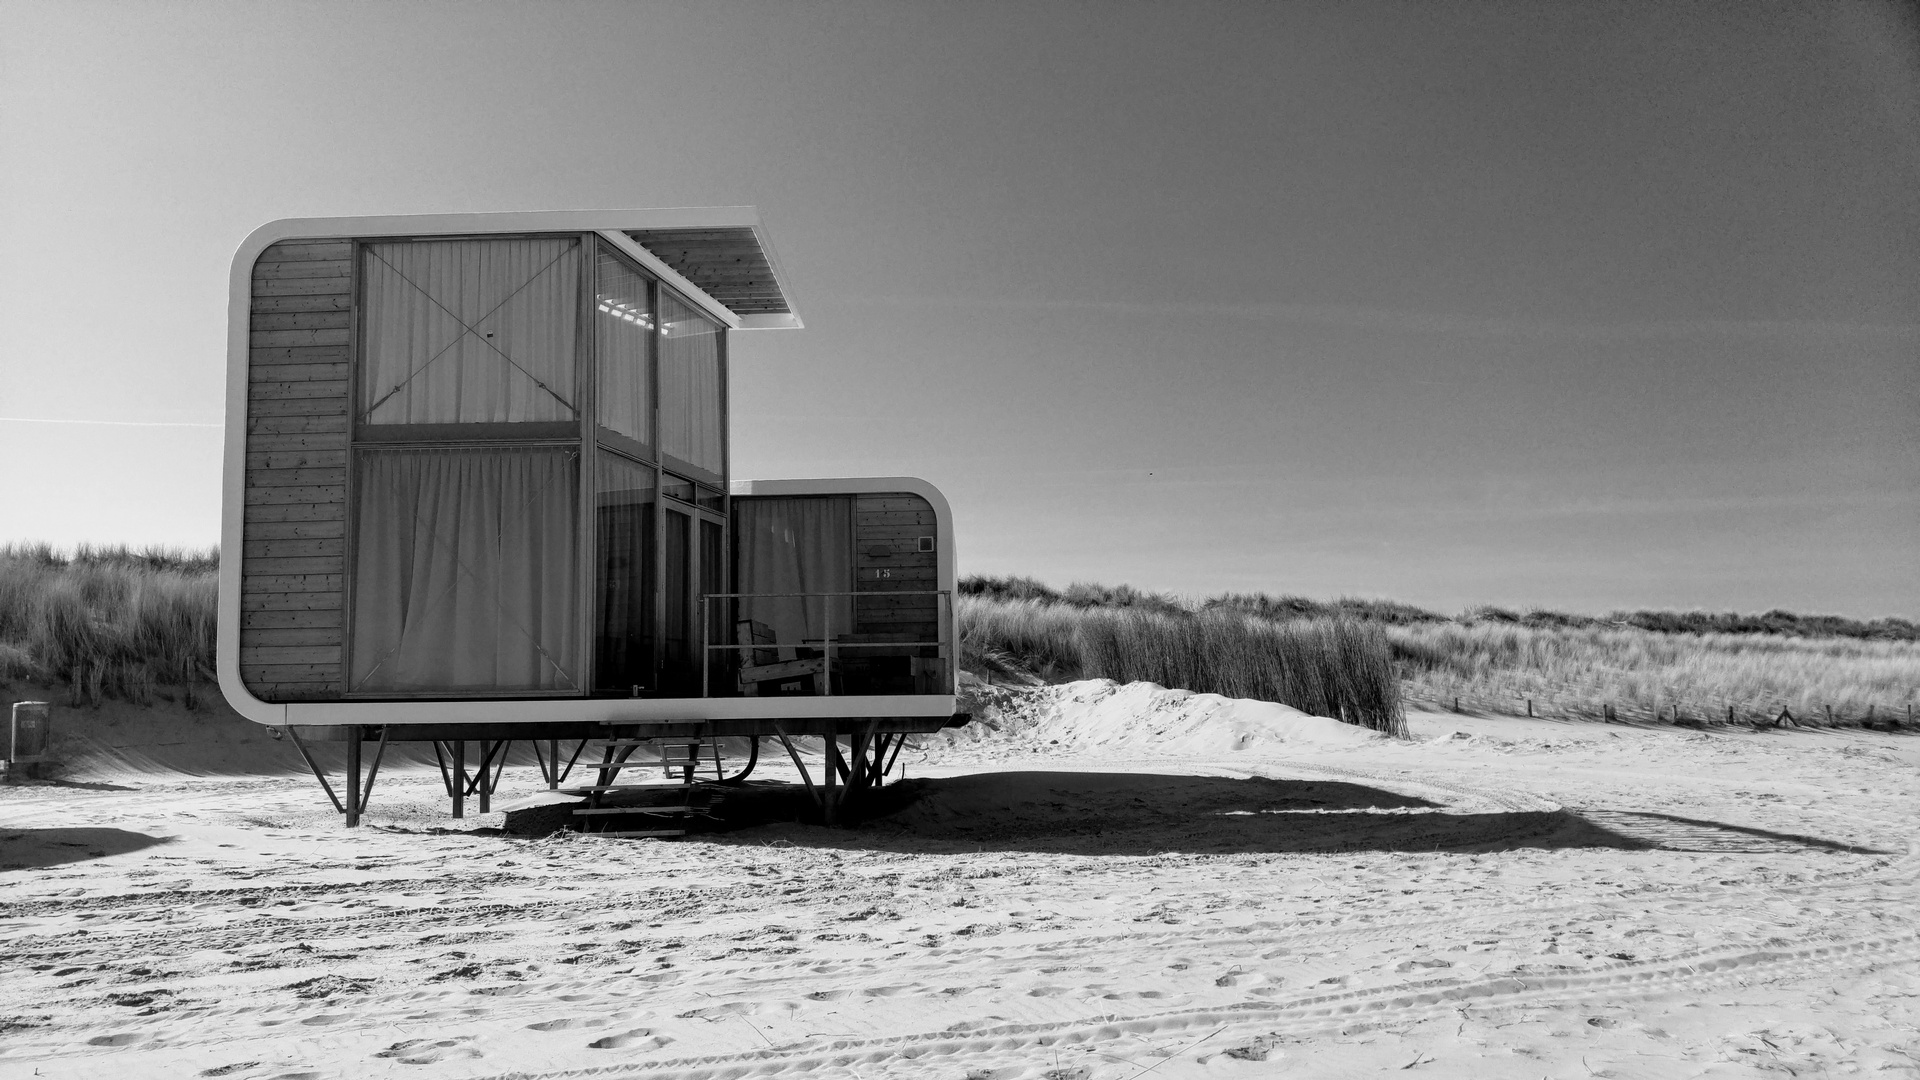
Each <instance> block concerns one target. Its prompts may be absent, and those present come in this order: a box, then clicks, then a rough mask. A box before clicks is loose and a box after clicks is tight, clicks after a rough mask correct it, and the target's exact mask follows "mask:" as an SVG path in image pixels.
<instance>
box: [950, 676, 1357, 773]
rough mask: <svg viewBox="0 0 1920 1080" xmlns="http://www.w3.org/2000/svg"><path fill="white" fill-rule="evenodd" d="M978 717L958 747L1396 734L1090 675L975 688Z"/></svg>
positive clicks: (1183, 750) (1320, 740) (1137, 750)
mask: <svg viewBox="0 0 1920 1080" xmlns="http://www.w3.org/2000/svg"><path fill="white" fill-rule="evenodd" d="M963 707H964V708H969V709H971V711H972V712H973V717H974V722H973V723H972V724H969V725H968V726H967V727H965V728H959V729H955V730H951V731H948V732H944V733H942V735H941V736H939V737H938V738H941V739H945V740H947V742H948V743H949V744H950V745H952V746H955V747H964V746H968V745H975V746H979V747H980V748H982V749H985V748H987V747H988V746H994V747H1005V746H1006V745H1007V744H1009V743H1012V744H1016V745H1025V746H1030V747H1034V748H1038V747H1047V748H1050V749H1052V750H1056V751H1058V752H1063V753H1071V752H1100V753H1125V754H1139V755H1157V754H1170V755H1177V756H1182V757H1194V756H1209V755H1220V754H1234V753H1246V752H1252V753H1261V752H1268V751H1274V750H1283V749H1299V748H1303V747H1318V748H1325V749H1333V748H1342V747H1354V746H1364V745H1369V744H1372V743H1376V742H1379V741H1381V740H1383V739H1385V738H1386V736H1384V735H1381V734H1379V733H1377V732H1373V731H1369V730H1367V729H1365V728H1361V727H1356V726H1354V725H1352V724H1344V723H1341V722H1340V721H1338V720H1331V719H1328V718H1327V717H1324V716H1310V715H1308V714H1306V713H1303V712H1301V711H1300V710H1298V709H1294V708H1289V707H1288V706H1285V705H1279V704H1275V703H1274V702H1271V701H1252V700H1249V699H1246V698H1226V697H1221V696H1220V695H1219V694H1196V693H1194V692H1192V691H1191V690H1169V689H1167V688H1166V687H1164V686H1159V685H1156V684H1154V683H1149V682H1137V683H1125V684H1121V683H1116V682H1114V681H1112V680H1111V679H1085V680H1082V681H1080V682H1071V683H1066V684H1064V685H1060V686H1036V687H1011V686H973V687H970V688H968V691H967V693H966V695H965V704H964V705H963Z"/></svg>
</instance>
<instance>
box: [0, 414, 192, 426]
mask: <svg viewBox="0 0 1920 1080" xmlns="http://www.w3.org/2000/svg"><path fill="white" fill-rule="evenodd" d="M0 423H4V424H104V425H106V426H107V427H191V428H218V427H225V426H226V425H224V424H201V423H193V422H189V421H184V420H55V419H51V418H49V417H43V416H0Z"/></svg>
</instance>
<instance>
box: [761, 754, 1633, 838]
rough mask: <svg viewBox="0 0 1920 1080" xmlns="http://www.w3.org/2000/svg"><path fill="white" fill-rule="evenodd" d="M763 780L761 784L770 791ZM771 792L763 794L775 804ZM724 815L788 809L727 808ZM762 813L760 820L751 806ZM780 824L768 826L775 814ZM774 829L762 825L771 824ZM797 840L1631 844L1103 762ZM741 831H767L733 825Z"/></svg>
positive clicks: (1028, 776)
mask: <svg viewBox="0 0 1920 1080" xmlns="http://www.w3.org/2000/svg"><path fill="white" fill-rule="evenodd" d="M770 794H771V793H770ZM774 805H775V804H774V803H773V802H772V801H771V800H769V801H768V802H767V803H765V806H766V808H767V809H769V810H771V809H772V808H773V806H774ZM730 809H731V811H732V812H730V813H729V814H728V815H727V817H728V818H729V819H730V820H729V822H728V824H730V825H731V826H732V827H734V828H736V829H738V828H740V827H742V826H751V825H756V824H769V825H770V824H772V823H773V822H774V821H778V820H785V821H788V822H791V821H793V820H795V819H794V817H793V816H792V815H791V814H789V815H788V816H786V817H784V819H783V818H779V817H774V816H765V817H759V815H756V814H753V813H751V812H750V811H749V810H748V808H747V807H746V806H735V807H732V808H730ZM756 817H758V820H754V819H755V818H756ZM776 828H778V827H777V826H776ZM769 831H771V830H769ZM778 831H779V832H780V833H781V836H780V839H781V840H784V841H786V842H789V843H795V844H805V845H807V846H820V847H841V848H858V849H863V850H875V851H894V852H922V853H940V852H973V851H1034V852H1060V853H1068V854H1081V855H1154V854H1159V853H1162V852H1172V851H1177V852H1186V853H1195V854H1229V853H1282V852H1316V851H1499V850H1506V849H1511V848H1518V847H1538V848H1567V847H1592V848H1641V847H1646V846H1647V845H1646V844H1644V843H1640V842H1637V841H1635V840H1633V839H1632V838H1629V837H1626V836H1621V835H1617V834H1615V833H1613V832H1612V831H1610V830H1608V829H1605V828H1602V827H1599V826H1596V825H1593V824H1591V823H1589V822H1587V821H1585V820H1583V819H1582V818H1580V817H1579V816H1578V815H1575V814H1572V813H1569V812H1567V811H1564V810H1556V811H1545V812H1514V813H1481V814H1454V813H1447V812H1445V808H1444V807H1441V806H1439V805H1437V804H1435V803H1432V802H1429V801H1427V800H1425V799H1420V798H1416V797H1413V796H1409V795H1402V794H1399V793H1396V792H1392V791H1386V790H1384V789H1381V788H1375V787H1369V786H1366V785H1364V784H1354V783H1347V782H1343V781H1324V780H1279V779H1270V778H1265V777H1253V778H1249V779H1236V778H1230V777H1218V776H1177V775H1155V774H1141V773H1101V772H1002V773H977V774H972V775H968V776H955V777H944V778H938V779H928V780H909V781H903V782H901V783H898V784H894V785H891V786H889V787H888V788H886V789H885V790H884V791H882V792H880V793H878V794H876V795H875V796H874V801H873V803H872V804H870V813H869V816H868V819H867V820H866V821H865V822H864V823H863V824H861V825H859V826H858V827H856V828H854V829H852V830H846V831H841V830H825V829H792V828H780V829H779V830H778ZM736 839H737V840H739V841H743V842H748V843H751V842H754V841H755V840H761V841H762V842H764V840H765V839H766V835H765V832H759V833H758V835H756V833H755V832H745V833H739V834H737V835H736Z"/></svg>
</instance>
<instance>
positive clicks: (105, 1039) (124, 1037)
mask: <svg viewBox="0 0 1920 1080" xmlns="http://www.w3.org/2000/svg"><path fill="white" fill-rule="evenodd" d="M144 1038H146V1036H145V1035H142V1034H140V1033H139V1032H136V1031H122V1032H118V1033H116V1034H113V1035H96V1036H94V1037H93V1038H91V1039H88V1040H87V1045H88V1046H131V1045H133V1044H134V1043H137V1042H139V1041H140V1040H141V1039H144Z"/></svg>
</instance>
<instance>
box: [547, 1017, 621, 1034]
mask: <svg viewBox="0 0 1920 1080" xmlns="http://www.w3.org/2000/svg"><path fill="white" fill-rule="evenodd" d="M610 1022H611V1021H609V1020H608V1019H607V1018H606V1017H604V1016H597V1017H594V1018H593V1019H591V1020H582V1019H579V1018H578V1017H572V1016H569V1017H564V1018H562V1019H559V1020H542V1021H540V1022H539V1023H537V1024H528V1025H527V1030H528V1031H571V1030H572V1029H574V1028H598V1027H606V1026H607V1024H609V1023H610Z"/></svg>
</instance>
